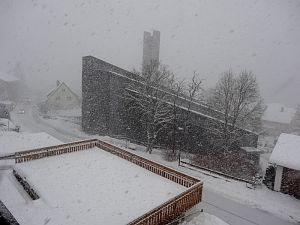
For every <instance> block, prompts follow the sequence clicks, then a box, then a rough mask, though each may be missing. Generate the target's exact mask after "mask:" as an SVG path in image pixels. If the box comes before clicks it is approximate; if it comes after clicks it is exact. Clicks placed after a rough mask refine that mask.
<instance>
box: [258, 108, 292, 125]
mask: <svg viewBox="0 0 300 225" xmlns="http://www.w3.org/2000/svg"><path fill="white" fill-rule="evenodd" d="M295 113H296V110H295V109H293V108H289V107H286V106H284V105H282V104H280V103H272V104H267V109H266V111H265V113H264V115H263V117H262V119H263V120H265V121H271V122H278V123H285V124H290V123H291V121H292V119H293V117H294V115H295Z"/></svg>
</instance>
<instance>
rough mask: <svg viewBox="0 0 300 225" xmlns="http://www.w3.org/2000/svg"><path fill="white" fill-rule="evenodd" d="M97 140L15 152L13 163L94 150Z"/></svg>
mask: <svg viewBox="0 0 300 225" xmlns="http://www.w3.org/2000/svg"><path fill="white" fill-rule="evenodd" d="M96 143H97V139H90V140H84V141H76V142H72V143H67V144H62V145H55V146H49V147H44V148H37V149H32V150H28V151H22V152H16V153H15V162H16V163H22V162H27V161H31V160H35V159H41V158H45V157H49V156H55V155H61V154H65V153H70V152H76V151H80V150H86V149H90V148H94V147H95V146H96Z"/></svg>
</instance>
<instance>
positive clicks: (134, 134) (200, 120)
mask: <svg viewBox="0 0 300 225" xmlns="http://www.w3.org/2000/svg"><path fill="white" fill-rule="evenodd" d="M141 81H142V78H141V77H140V76H138V75H136V74H133V73H130V72H128V71H126V70H124V69H121V68H119V67H117V66H114V65H112V64H109V63H107V62H105V61H102V60H100V59H97V58H95V57H92V56H85V57H83V60H82V129H83V131H85V132H87V133H94V134H100V135H110V136H119V137H120V136H121V137H124V136H126V137H127V138H129V139H134V140H136V141H138V142H144V141H146V134H145V129H144V128H143V123H142V122H141V120H140V119H139V115H138V114H132V113H128V110H126V109H127V108H128V107H127V105H126V104H128V103H127V102H126V99H125V98H124V95H125V90H126V88H128V86H129V85H130V84H134V85H140V84H141ZM134 85H131V86H134ZM162 91H165V93H166V94H167V95H169V96H170V98H171V97H172V93H171V92H170V90H167V89H165V90H162ZM189 103H190V104H191V107H190V108H191V120H192V121H193V122H192V123H191V126H190V128H189V135H188V138H189V140H188V141H187V142H188V143H189V146H185V147H186V148H187V149H188V151H197V150H198V149H199V148H201V146H209V144H210V143H209V139H210V140H211V139H212V137H208V135H207V132H206V130H205V129H206V127H209V126H212V125H213V124H216V123H222V121H221V120H220V119H221V115H220V112H218V111H216V110H214V109H212V108H210V107H208V106H206V105H205V104H200V103H198V102H188V100H186V99H185V98H184V97H180V98H179V102H178V105H180V107H178V110H179V113H178V114H183V113H184V112H185V111H186V107H187V105H188V104H189ZM177 126H178V127H180V126H182V123H181V121H180V118H179V120H178V124H177ZM240 132H242V133H243V134H245V135H243V136H244V138H241V139H240V142H239V144H238V145H239V146H247V147H257V135H256V134H255V133H252V132H250V131H247V130H243V129H241V130H240ZM171 139H172V137H171V136H170V131H169V130H164V131H163V132H162V133H161V134H160V135H159V138H158V144H159V145H161V146H168V145H169V143H170V141H171ZM182 139H183V135H182V134H178V136H177V137H176V140H177V141H178V142H179V143H180V141H182Z"/></svg>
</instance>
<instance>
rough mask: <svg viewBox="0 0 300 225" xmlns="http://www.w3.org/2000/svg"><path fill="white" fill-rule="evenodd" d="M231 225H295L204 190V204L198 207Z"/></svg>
mask: <svg viewBox="0 0 300 225" xmlns="http://www.w3.org/2000/svg"><path fill="white" fill-rule="evenodd" d="M198 207H199V208H203V209H204V211H205V212H208V213H210V214H212V215H216V216H217V217H219V218H221V219H222V220H224V221H225V222H227V223H229V224H231V225H293V224H297V223H291V222H288V221H285V220H282V219H280V218H278V217H276V216H274V215H272V214H270V213H268V212H266V211H263V210H260V209H255V208H251V207H248V206H246V205H243V204H240V203H238V202H236V201H232V200H230V199H228V198H225V197H223V196H222V195H220V194H219V193H216V192H213V191H210V190H209V189H207V188H204V191H203V200H202V203H201V204H200V205H199V206H198Z"/></svg>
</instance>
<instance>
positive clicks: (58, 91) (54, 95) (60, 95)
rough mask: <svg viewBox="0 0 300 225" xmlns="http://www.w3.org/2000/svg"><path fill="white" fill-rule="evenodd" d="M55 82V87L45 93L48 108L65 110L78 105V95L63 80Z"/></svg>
mask: <svg viewBox="0 0 300 225" xmlns="http://www.w3.org/2000/svg"><path fill="white" fill-rule="evenodd" d="M56 84H57V86H56V88H55V89H53V90H52V91H51V92H50V93H49V94H48V95H47V100H46V101H45V105H46V108H47V109H48V110H65V109H73V108H76V107H79V106H80V99H79V97H78V96H77V95H76V94H75V93H74V92H73V91H72V90H71V89H70V88H69V87H68V86H67V85H66V84H65V83H64V82H59V81H57V82H56Z"/></svg>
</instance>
